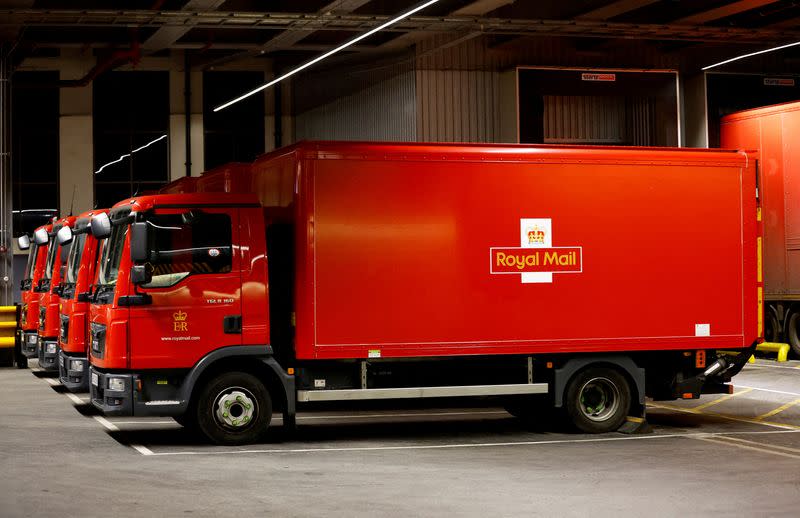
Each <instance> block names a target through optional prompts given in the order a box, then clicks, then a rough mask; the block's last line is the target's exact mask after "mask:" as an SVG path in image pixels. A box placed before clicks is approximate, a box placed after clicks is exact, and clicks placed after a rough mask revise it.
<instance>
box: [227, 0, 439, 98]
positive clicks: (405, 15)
mask: <svg viewBox="0 0 800 518" xmlns="http://www.w3.org/2000/svg"><path fill="white" fill-rule="evenodd" d="M438 1H439V0H428V1H427V2H425V3H423V4H420V5H418V6H417V7H415V8H413V9H411V10H410V11H407V12H405V13H403V14H401V15H398V16H397V17H395V18H392V19H391V20H389V21H388V22H386V23H383V24H381V25H379V26H377V27H375V28H374V29H371V30H369V31H367V32H365V33H364V34H361V35H359V36H356V37H355V38H353V39H352V40H350V41H348V42H346V43H343V44H341V45H339V46H338V47H336V48H335V49H333V50H329V51H328V52H326V53H324V54H322V55H319V56H317V57H315V58H314V59H312V60H311V61H307V62H305V63H303V64H302V65H300V66H299V67H297V68H295V69H293V70H290V71H289V72H287V73H285V74H283V75H282V76H280V77H276V78H275V79H273V80H272V81H270V82H269V83H266V84H263V85H261V86H259V87H258V88H256V89H254V90H250V91H249V92H247V93H246V94H244V95H241V96H239V97H237V98H236V99H233V100H232V101H228V102H226V103H225V104H221V105H219V106H217V107H216V108H214V111H215V112H218V111H220V110H224V109H225V108H227V107H228V106H230V105H232V104H236V103H238V102H239V101H241V100H244V99H247V98H248V97H250V96H251V95H255V94H257V93H258V92H261V91H263V90H266V89H267V88H269V87H270V86H272V85H275V84H277V83H280V82H281V81H283V80H284V79H286V78H288V77H291V76H293V75H295V74H296V73H298V72H300V71H302V70H305V69H306V68H308V67H310V66H311V65H313V64H315V63H319V62H320V61H322V60H323V59H325V58H328V57H330V56H332V55H334V54H336V53H337V52H340V51H342V50H344V49H346V48H347V47H349V46H351V45H354V44H356V43H358V42H359V41H361V40H363V39H364V38H369V37H370V36H372V35H373V34H375V33H376V32H378V31H381V30H383V29H385V28H386V27H389V26H390V25H394V24H395V23H397V22H399V21H401V20H403V19H404V18H408V17H409V16H411V15H412V14H414V13H417V12H419V11H421V10H423V9H425V8H426V7H428V6H430V5H433V4H435V3H436V2H438Z"/></svg>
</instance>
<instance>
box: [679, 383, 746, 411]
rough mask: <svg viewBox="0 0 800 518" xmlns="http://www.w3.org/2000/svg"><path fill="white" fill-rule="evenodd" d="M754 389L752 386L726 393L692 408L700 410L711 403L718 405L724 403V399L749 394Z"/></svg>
mask: <svg viewBox="0 0 800 518" xmlns="http://www.w3.org/2000/svg"><path fill="white" fill-rule="evenodd" d="M752 391H753V389H751V388H750V389H742V390H740V391H739V392H734V393H733V394H726V395H724V396H722V397H720V398H717V399H715V400H713V401H709V402H708V403H703V404H702V405H697V406H696V407H693V408H692V410H696V411H698V412H699V411H700V410H703V409H706V408H708V407H710V406H711V405H716V404H717V403H722V402H723V401H727V400H729V399H730V398H732V397H736V396H741V395H742V394H747V393H748V392H752Z"/></svg>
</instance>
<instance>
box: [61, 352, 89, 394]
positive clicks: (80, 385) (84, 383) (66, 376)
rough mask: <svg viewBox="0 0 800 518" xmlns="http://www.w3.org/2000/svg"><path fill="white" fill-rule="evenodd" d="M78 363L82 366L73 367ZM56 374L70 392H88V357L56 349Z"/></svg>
mask: <svg viewBox="0 0 800 518" xmlns="http://www.w3.org/2000/svg"><path fill="white" fill-rule="evenodd" d="M76 363H78V364H80V365H81V367H82V368H79V369H74V368H73V367H75V364H76ZM58 375H59V379H60V380H61V384H62V385H64V386H65V387H66V388H67V390H69V391H70V392H89V359H88V358H87V357H86V356H73V355H70V354H67V353H65V352H64V351H62V350H59V351H58Z"/></svg>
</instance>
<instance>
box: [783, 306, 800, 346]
mask: <svg viewBox="0 0 800 518" xmlns="http://www.w3.org/2000/svg"><path fill="white" fill-rule="evenodd" d="M798 327H800V311H798V310H797V308H793V309H792V313H791V314H790V315H789V319H788V320H787V322H786V339H787V340H788V341H789V345H790V346H791V347H792V351H794V354H795V355H798V356H800V329H798Z"/></svg>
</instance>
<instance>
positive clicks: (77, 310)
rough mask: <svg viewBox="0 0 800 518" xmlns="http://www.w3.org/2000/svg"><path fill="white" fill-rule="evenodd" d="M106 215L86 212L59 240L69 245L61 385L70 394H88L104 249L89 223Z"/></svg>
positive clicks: (61, 319)
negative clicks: (93, 303) (92, 320)
mask: <svg viewBox="0 0 800 518" xmlns="http://www.w3.org/2000/svg"><path fill="white" fill-rule="evenodd" d="M107 212H108V210H104V209H97V210H90V211H87V212H84V213H83V214H81V215H79V216H78V217H77V218H76V219H75V222H74V224H73V225H72V227H69V226H64V227H62V229H61V230H60V231H59V234H58V235H57V236H56V238H57V239H58V241H59V244H60V245H61V246H65V245H69V256H68V258H67V267H66V269H65V273H64V278H63V279H62V282H61V288H60V294H61V296H60V297H59V300H60V305H59V309H60V312H59V313H60V314H59V324H60V326H59V333H58V371H59V378H60V380H61V384H62V385H64V387H66V388H67V390H69V391H71V392H88V391H89V358H88V353H87V348H88V343H89V341H88V339H87V338H88V336H89V318H88V315H89V300H90V298H91V293H92V285H93V284H94V281H95V277H96V266H97V261H98V257H99V252H100V249H101V247H100V243H101V242H100V241H98V240H97V239H95V237H94V236H93V235H92V234H91V232H89V222H90V221H91V218H92V216H93V215H95V214H100V213H107Z"/></svg>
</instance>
